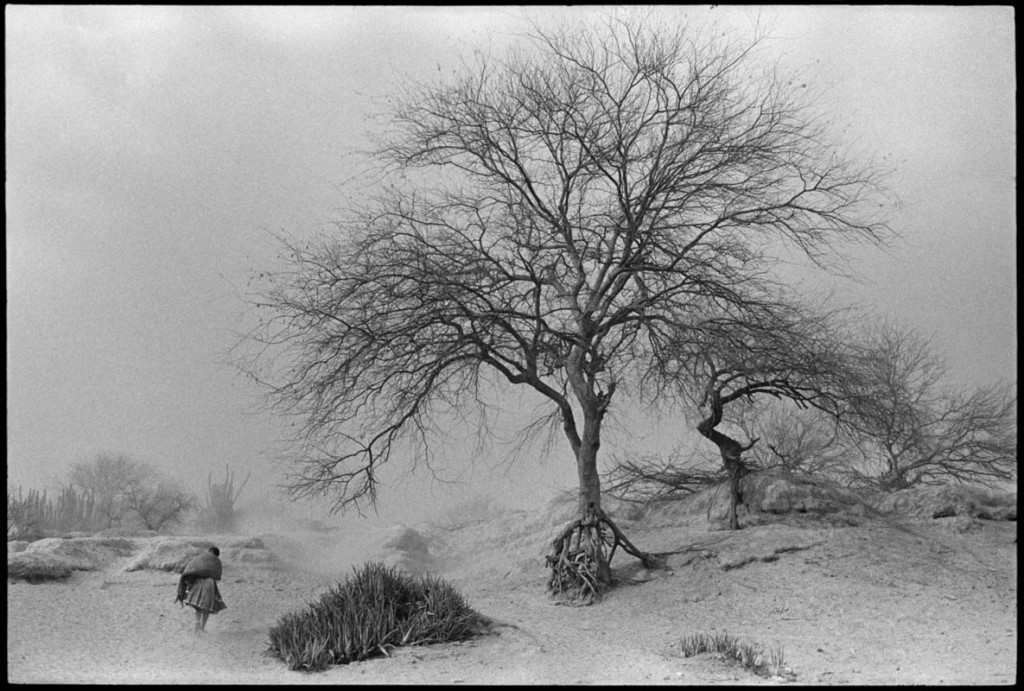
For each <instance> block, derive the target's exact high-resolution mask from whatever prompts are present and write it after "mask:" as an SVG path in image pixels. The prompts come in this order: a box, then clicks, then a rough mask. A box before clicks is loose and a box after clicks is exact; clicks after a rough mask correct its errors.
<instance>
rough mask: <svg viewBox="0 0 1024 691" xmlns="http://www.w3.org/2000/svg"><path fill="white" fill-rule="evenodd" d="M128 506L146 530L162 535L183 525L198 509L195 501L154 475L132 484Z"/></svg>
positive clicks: (127, 498)
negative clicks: (191, 513) (189, 513)
mask: <svg viewBox="0 0 1024 691" xmlns="http://www.w3.org/2000/svg"><path fill="white" fill-rule="evenodd" d="M125 505H126V506H127V508H128V509H129V510H130V511H131V512H132V513H133V514H134V515H135V516H137V517H138V519H139V521H140V522H141V523H142V525H143V526H144V527H145V528H146V529H147V530H155V531H158V532H159V531H161V530H163V529H165V528H168V527H170V526H173V525H175V524H177V523H180V522H181V521H182V519H184V517H185V516H186V514H188V512H189V511H191V510H192V509H193V508H195V506H196V499H195V497H194V496H193V495H192V494H191V493H189V492H187V491H185V490H183V489H181V488H180V487H178V486H177V485H175V484H174V483H173V482H171V481H169V480H166V479H160V478H158V477H157V476H155V475H153V476H150V477H148V478H145V479H142V480H141V481H136V482H132V483H131V484H129V486H128V487H127V489H126V490H125Z"/></svg>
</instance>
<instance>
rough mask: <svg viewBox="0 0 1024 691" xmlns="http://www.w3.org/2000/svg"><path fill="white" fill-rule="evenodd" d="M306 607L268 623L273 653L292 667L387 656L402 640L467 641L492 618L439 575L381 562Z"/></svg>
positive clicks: (308, 668) (422, 642)
mask: <svg viewBox="0 0 1024 691" xmlns="http://www.w3.org/2000/svg"><path fill="white" fill-rule="evenodd" d="M353 570H354V572H355V573H354V575H353V576H350V577H349V578H347V579H346V580H345V582H343V583H338V584H337V586H334V587H332V588H330V589H329V590H328V591H327V592H326V593H324V594H323V595H322V596H321V597H320V599H319V601H317V602H313V603H310V604H309V605H308V606H307V607H306V609H305V610H303V611H299V612H290V613H288V614H285V615H284V616H283V617H281V619H279V620H278V622H277V624H276V625H274V626H273V627H272V628H271V629H270V649H269V651H270V652H271V653H272V654H273V655H275V656H277V657H278V658H280V659H281V660H283V661H284V663H285V664H286V665H288V669H290V670H305V671H310V672H313V671H320V670H323V669H326V668H327V667H328V666H329V665H332V664H347V663H349V662H355V661H357V660H365V659H367V658H370V657H377V656H380V655H385V656H386V655H389V654H390V651H391V649H392V648H395V647H397V646H401V645H425V644H428V643H444V642H446V641H461V640H465V639H467V638H470V637H472V636H474V635H476V634H478V633H480V632H482V630H483V627H484V624H485V623H486V620H485V619H484V617H482V616H481V615H480V614H478V613H477V612H475V611H473V610H472V609H470V608H469V606H468V605H467V604H466V602H465V600H464V599H463V597H462V595H461V594H460V593H459V592H458V591H457V590H455V588H454V587H453V586H452V585H451V584H450V583H448V582H447V581H444V580H442V579H440V578H435V577H432V576H421V577H414V576H410V575H408V574H406V573H404V572H402V571H399V570H398V569H395V568H388V567H386V566H384V565H383V564H381V563H379V562H370V563H367V564H364V565H363V567H362V569H361V570H360V569H358V568H354V569H353Z"/></svg>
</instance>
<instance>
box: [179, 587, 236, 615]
mask: <svg viewBox="0 0 1024 691" xmlns="http://www.w3.org/2000/svg"><path fill="white" fill-rule="evenodd" d="M185 604H186V605H189V606H190V607H195V608H196V609H198V610H202V611H203V612H209V613H210V614H216V613H217V612H219V611H221V610H222V609H227V605H225V604H224V600H222V599H221V597H220V590H219V589H218V588H217V581H215V580H214V579H212V578H197V579H195V580H194V581H192V585H191V586H190V587H189V589H188V594H187V595H186V596H185Z"/></svg>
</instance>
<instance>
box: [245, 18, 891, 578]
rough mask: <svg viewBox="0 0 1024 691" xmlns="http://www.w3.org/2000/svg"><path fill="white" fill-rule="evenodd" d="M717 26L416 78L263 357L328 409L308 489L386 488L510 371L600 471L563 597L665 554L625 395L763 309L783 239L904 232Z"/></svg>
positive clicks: (534, 45)
mask: <svg viewBox="0 0 1024 691" xmlns="http://www.w3.org/2000/svg"><path fill="white" fill-rule="evenodd" d="M709 35H710V34H709V33H708V34H704V33H701V32H699V31H691V30H690V29H688V28H685V27H667V26H652V25H650V24H649V23H648V22H646V21H645V19H644V17H643V16H641V15H637V16H625V17H624V16H616V15H612V16H609V17H608V18H607V20H606V21H605V22H604V23H601V24H593V25H574V26H573V27H571V28H563V29H560V30H555V31H547V30H544V29H541V28H539V27H534V29H533V30H532V32H531V34H530V36H529V37H528V38H527V40H526V41H524V42H523V43H522V44H521V45H520V46H518V47H517V48H516V49H514V50H512V51H511V52H510V53H509V54H508V55H506V56H505V57H504V58H491V57H483V56H481V57H479V58H478V59H477V60H476V61H475V62H473V63H471V64H468V65H467V66H466V67H465V69H464V70H463V71H462V72H460V73H458V74H456V75H455V76H453V77H450V78H443V79H442V80H441V81H439V82H436V83H431V84H410V85H409V86H408V87H407V89H406V90H405V91H404V92H403V93H402V94H400V96H399V97H398V98H397V99H396V101H395V102H394V109H393V119H392V122H391V124H390V127H389V129H388V132H387V134H386V136H385V137H384V138H383V141H382V142H381V145H380V147H379V149H378V150H377V151H376V158H375V160H376V161H377V162H378V163H379V164H380V171H381V176H382V177H381V179H382V180H383V183H382V184H381V186H380V187H379V189H378V190H377V191H376V193H375V194H374V195H373V196H372V197H371V198H370V199H369V200H368V201H367V202H366V203H364V204H362V205H359V206H355V205H353V206H351V207H350V208H348V209H347V210H346V213H345V216H344V218H342V219H340V221H339V224H338V227H339V231H338V232H337V234H332V235H324V236H322V237H320V238H318V239H317V240H314V241H311V242H308V243H301V242H289V243H287V246H286V250H287V256H286V258H285V263H284V266H283V268H280V269H279V270H275V271H272V272H271V273H270V277H269V279H268V283H267V284H266V286H265V290H263V292H262V293H261V295H260V297H259V298H258V299H257V302H258V303H260V304H261V305H263V306H264V310H263V312H264V315H265V317H264V320H263V322H262V324H261V327H260V328H259V329H257V330H256V331H254V332H253V334H252V336H251V340H252V341H253V342H255V343H256V344H257V345H258V346H259V347H261V348H263V349H261V350H259V351H258V356H257V358H256V359H255V360H254V361H252V362H249V363H248V364H247V366H246V369H247V370H248V371H249V372H251V373H253V374H254V375H255V376H256V377H257V378H259V379H260V380H261V381H264V382H266V383H267V384H268V385H269V386H270V389H269V391H270V393H271V397H272V399H273V400H274V401H275V402H276V403H277V404H278V405H280V406H281V407H282V409H283V410H285V411H287V412H289V413H291V414H294V415H296V416H297V417H298V419H300V420H301V421H302V423H301V427H302V429H301V432H300V434H299V437H298V440H297V441H299V442H300V444H299V447H298V452H297V454H296V456H297V458H299V459H301V461H300V463H301V471H300V472H299V473H298V475H297V476H296V477H295V478H294V479H293V481H292V489H293V491H295V492H296V493H297V494H298V495H300V496H302V495H313V494H330V495H332V496H333V497H335V508H337V509H341V508H345V507H347V506H350V505H353V504H358V503H359V502H363V501H370V502H372V501H373V500H374V499H375V497H376V491H377V487H378V477H377V473H378V470H379V468H380V466H381V465H382V464H384V463H386V462H388V461H390V460H392V459H394V458H396V457H399V456H401V458H402V460H408V461H413V460H415V459H416V458H425V457H426V455H427V453H428V451H429V444H428V438H429V434H428V432H429V430H430V429H431V425H432V424H434V423H435V422H436V420H437V419H438V417H437V416H438V415H440V414H442V413H444V412H446V411H451V410H458V409H460V408H462V407H463V406H472V405H476V404H477V403H478V402H479V398H480V396H479V394H480V392H481V390H482V387H483V386H485V385H486V384H487V383H488V382H491V381H493V380H495V379H497V381H499V382H503V383H504V384H507V385H511V386H525V387H530V388H531V389H532V390H533V391H535V392H536V393H537V394H539V395H540V396H542V397H543V399H545V400H546V401H547V402H548V403H549V406H550V407H549V410H550V412H551V416H552V419H554V420H556V421H557V423H558V424H559V425H560V427H561V429H562V431H563V432H564V435H565V438H566V441H567V443H568V447H569V449H570V450H571V452H572V458H573V461H574V462H575V464H576V468H577V471H578V477H579V513H580V518H579V519H578V520H577V521H576V522H574V524H573V525H571V526H569V528H567V529H566V531H564V532H563V533H562V534H561V535H559V537H558V538H557V539H556V540H555V543H554V545H553V557H552V568H553V574H554V575H553V577H552V588H553V589H556V590H563V589H564V588H565V587H569V586H570V585H572V584H575V585H577V586H579V589H580V590H582V591H585V592H584V594H586V592H590V591H593V590H595V589H596V587H592V586H593V585H594V584H600V583H603V582H607V581H608V579H609V571H608V567H607V563H608V561H609V560H610V557H609V556H608V555H607V554H606V551H605V549H606V547H607V546H608V545H610V546H611V550H612V552H614V550H615V548H616V547H618V546H619V545H620V544H621V545H623V546H624V549H626V550H627V551H630V552H633V553H634V554H635V555H636V556H641V558H645V555H642V553H639V552H638V551H636V550H635V548H633V547H632V545H630V544H629V543H628V541H627V540H625V537H624V536H622V535H621V533H620V532H619V531H618V529H617V528H616V527H615V525H614V523H612V522H611V521H610V519H608V517H607V516H605V514H604V512H603V511H602V510H601V500H600V499H601V487H600V480H599V476H598V465H597V458H598V449H599V447H600V445H601V435H602V423H603V421H604V418H605V415H606V413H607V411H608V410H609V407H610V406H611V405H612V404H613V401H614V400H616V399H615V395H616V393H617V392H619V391H624V392H626V393H627V394H628V395H630V396H635V397H640V398H643V397H644V396H646V395H648V394H651V392H654V391H656V390H657V389H658V387H650V386H648V387H643V386H639V385H638V382H639V381H640V379H641V378H642V377H646V378H647V379H648V380H650V378H651V377H652V376H656V375H655V374H652V362H653V359H654V358H655V356H656V354H657V352H658V349H659V348H661V347H662V346H663V345H664V344H665V343H667V342H669V341H671V340H673V339H678V338H679V335H680V334H686V333H688V331H689V330H690V329H691V328H692V327H694V326H695V325H697V324H709V323H721V324H722V326H723V328H725V327H726V326H727V325H729V324H734V323H740V324H742V323H744V322H745V320H746V318H747V316H748V315H749V314H750V313H754V312H757V311H758V310H759V309H761V308H762V305H761V301H762V300H763V299H764V298H765V296H768V295H772V294H773V293H774V288H773V286H772V284H771V275H772V270H773V267H774V266H775V258H776V249H777V248H778V247H783V246H784V247H788V248H791V249H795V250H797V251H798V252H799V253H802V254H803V255H804V256H806V257H808V258H810V259H811V260H812V261H814V262H816V263H819V264H820V265H823V266H827V265H830V263H831V262H832V261H833V260H835V259H837V258H841V253H838V252H837V251H836V250H837V248H839V247H841V246H842V243H843V242H844V241H857V240H863V241H868V242H872V243H876V242H881V241H882V240H884V239H885V237H886V236H887V234H888V228H887V227H886V225H885V223H884V217H883V215H882V214H883V213H884V209H882V208H880V207H881V206H882V205H883V204H884V203H885V202H886V201H887V200H886V198H885V197H884V195H883V193H882V190H880V189H879V187H878V185H877V183H878V182H879V174H878V172H877V171H876V170H875V169H873V168H872V167H871V165H868V164H865V165H861V164H859V163H857V162H856V161H854V160H852V159H850V158H847V157H845V155H844V154H843V153H842V151H841V150H840V148H839V147H836V146H834V145H833V143H832V142H831V141H830V138H829V136H828V126H827V125H828V121H827V120H823V119H821V118H819V117H817V116H815V114H814V113H813V111H812V109H811V107H810V105H809V104H808V103H806V102H804V101H802V100H801V98H800V96H799V94H798V91H799V90H798V89H793V88H791V86H790V85H789V84H787V82H785V81H784V80H783V79H781V78H780V77H778V76H777V75H776V74H775V73H774V72H773V71H772V69H771V67H770V66H767V65H766V63H765V61H763V60H762V59H761V56H760V55H759V51H760V50H761V45H760V39H759V38H755V39H753V40H751V41H750V42H748V43H746V44H739V43H728V42H723V40H722V39H720V38H719V37H717V36H716V37H715V38H709ZM715 320H717V322H716V321H715ZM609 535H613V536H614V540H612V539H610V538H609ZM580 555H583V556H582V557H580ZM574 560H575V561H574ZM576 562H579V563H584V564H586V567H585V568H579V569H576V568H575V567H572V568H570V565H571V564H572V563H576ZM588 569H589V570H588ZM567 584H568V585H567Z"/></svg>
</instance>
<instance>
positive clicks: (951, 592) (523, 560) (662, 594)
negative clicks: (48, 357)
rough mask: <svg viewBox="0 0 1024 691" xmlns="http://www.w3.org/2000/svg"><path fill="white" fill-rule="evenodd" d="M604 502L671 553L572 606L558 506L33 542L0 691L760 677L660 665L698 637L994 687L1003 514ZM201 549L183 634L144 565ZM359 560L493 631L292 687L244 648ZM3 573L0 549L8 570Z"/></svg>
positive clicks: (1003, 610)
mask: <svg viewBox="0 0 1024 691" xmlns="http://www.w3.org/2000/svg"><path fill="white" fill-rule="evenodd" d="M613 508H614V509H616V510H617V513H616V514H615V515H616V516H617V517H618V520H619V521H620V523H621V525H622V527H623V528H625V529H626V530H627V531H628V532H629V534H630V536H631V538H633V539H634V541H635V542H636V543H637V544H638V545H639V546H641V547H642V548H644V549H646V550H649V551H659V552H673V554H671V555H670V556H669V557H668V568H667V569H666V570H663V571H646V570H643V569H642V568H641V567H640V565H639V564H638V563H636V562H633V561H632V560H631V559H629V558H628V557H625V556H616V558H615V562H614V564H613V567H614V570H615V575H616V577H617V578H618V579H619V581H620V584H621V585H620V587H618V588H616V589H615V590H613V591H612V592H611V593H610V594H608V595H607V596H606V598H605V599H604V600H603V601H602V602H601V603H600V604H598V605H595V606H591V607H580V608H572V607H565V606H559V605H555V604H553V603H552V602H551V601H550V600H549V599H548V598H547V597H546V596H545V594H544V580H545V577H546V573H545V571H544V568H543V561H542V556H543V553H544V550H545V547H546V544H547V541H548V540H549V539H550V538H551V537H552V536H553V533H554V530H555V529H556V528H557V527H559V526H560V525H561V524H562V522H563V521H564V520H566V518H567V516H568V515H569V514H571V507H566V506H554V507H552V508H551V510H550V511H548V512H546V513H538V514H525V513H521V512H506V513H501V514H495V515H492V516H488V517H480V518H479V520H475V521H470V522H469V524H467V525H461V526H459V527H451V526H449V527H448V528H445V527H444V526H440V527H438V526H435V528H434V530H432V531H428V530H426V529H425V528H424V529H422V530H420V531H419V532H420V533H421V534H422V536H423V537H424V538H425V539H424V541H423V543H421V542H419V541H418V540H417V539H416V538H415V536H411V535H410V534H409V533H408V532H407V531H404V529H403V528H395V529H394V530H393V531H392V532H391V533H389V534H388V535H384V536H381V538H380V540H379V542H378V543H377V544H363V545H359V546H358V548H357V547H356V546H355V545H353V544H352V543H351V541H346V539H345V538H344V537H343V536H339V535H336V534H334V535H325V534H314V533H306V534H294V533H292V534H269V533H268V534H261V535H249V536H213V537H207V536H202V537H198V536H177V537H174V538H167V537H146V538H129V539H127V544H128V545H129V546H128V547H125V548H123V549H120V550H119V549H115V548H114V547H111V545H110V544H106V546H98V545H99V543H98V542H97V543H96V545H97V546H95V547H94V548H90V547H89V541H88V540H65V541H60V540H58V541H51V542H50V543H49V545H42V546H36V547H34V548H33V549H32V550H31V551H33V552H37V553H43V554H46V553H48V554H51V555H53V554H57V555H59V554H64V555H65V556H66V557H67V558H74V559H77V560H78V561H77V562H76V563H77V564H78V567H76V568H75V569H74V570H72V572H71V574H70V575H69V576H68V577H67V578H66V579H63V580H58V581H49V582H44V583H40V584H31V583H27V582H24V581H21V580H15V581H11V580H10V579H9V581H8V590H7V608H8V619H7V633H8V637H7V662H8V681H9V682H14V683H113V684H122V683H141V684H147V683H222V684H229V683H230V684H236V683H242V684H338V683H367V684H391V683H394V684H413V683H426V684H450V683H471V684H506V683H527V684H550V683H557V684H678V683H683V684H698V683H699V684H736V683H744V684H747V683H751V684H758V683H773V682H772V681H771V680H765V679H761V678H760V677H756V676H754V675H752V674H751V673H749V672H747V671H746V670H743V669H741V668H738V667H736V666H733V665H732V664H730V663H727V662H725V661H723V660H721V659H719V658H718V657H716V656H715V655H701V656H698V657H695V658H689V659H685V658H682V657H681V656H680V655H679V654H678V641H679V639H680V638H681V637H683V636H685V635H688V634H692V633H700V632H707V633H714V632H718V633H723V632H724V633H729V634H732V635H734V636H737V637H739V638H741V639H742V640H746V641H750V642H756V643H760V644H764V645H770V644H781V645H782V646H783V647H784V650H785V654H786V659H787V662H788V664H789V665H790V667H791V668H792V669H793V671H794V672H795V673H796V675H797V678H796V681H797V682H798V683H814V684H937V683H943V684H954V683H965V684H1009V683H1013V682H1014V681H1015V679H1016V650H1017V591H1016V583H1017V552H1016V545H1015V544H1014V539H1015V537H1016V523H1015V522H1013V521H1008V520H1006V521H996V520H983V519H979V518H977V517H972V516H970V515H966V516H965V515H959V516H948V515H947V516H943V517H940V518H938V519H934V518H922V517H920V516H919V515H918V516H916V517H914V518H909V517H907V518H904V519H902V520H899V521H893V520H891V519H883V518H881V517H877V516H870V515H867V516H865V515H859V514H857V513H856V512H850V511H849V510H848V509H849V507H838V508H837V509H836V510H835V511H832V512H831V513H829V514H828V515H825V514H814V513H813V512H811V513H804V514H799V513H797V514H783V513H776V514H772V515H766V516H765V517H763V518H762V520H760V521H751V522H752V523H753V525H751V526H750V527H747V528H745V529H744V530H741V531H738V532H729V531H723V530H720V529H718V524H717V519H716V514H715V511H716V510H713V509H714V507H713V506H711V504H708V503H707V502H705V503H704V504H701V503H700V502H699V501H696V502H690V503H688V504H680V503H675V504H665V505H661V506H659V507H651V508H649V509H648V510H646V511H639V510H633V511H627V510H626V507H624V506H618V507H613ZM708 516H711V520H710V523H709V520H708ZM749 518H751V517H750V516H748V519H749ZM1014 518H1015V509H1014ZM347 542H348V544H346V543H347ZM208 543H214V544H218V545H220V546H221V548H222V557H223V561H224V580H223V582H222V585H221V590H222V593H223V595H224V599H225V601H226V602H227V605H228V609H227V610H226V611H224V612H222V613H220V614H218V615H215V616H214V617H211V619H210V623H209V624H208V632H207V633H206V634H205V635H204V636H201V637H196V636H195V635H193V633H192V624H193V617H192V614H191V610H189V609H188V608H185V609H181V608H179V607H178V605H176V604H174V602H173V600H174V591H175V585H176V583H177V574H176V573H174V572H173V571H170V570H164V569H165V568H166V567H167V564H169V563H171V562H173V560H174V558H175V555H176V554H182V553H184V552H185V551H187V550H189V549H199V548H200V546H201V545H202V544H208ZM29 547H31V546H29ZM90 555H92V556H90ZM14 557H17V555H14ZM55 558H56V557H55ZM367 558H380V559H383V560H385V562H387V561H388V560H390V561H391V563H394V564H396V565H401V566H403V567H404V568H408V569H410V570H415V569H417V568H422V569H423V570H426V571H431V572H434V573H439V574H441V575H443V576H445V577H446V578H448V579H449V580H451V581H452V582H453V583H455V584H456V585H457V587H458V588H459V589H460V590H461V591H462V592H463V594H464V595H466V597H467V599H468V601H469V602H470V604H471V606H473V607H474V608H475V609H477V610H478V611H480V612H481V613H483V614H485V615H487V616H488V617H491V618H492V619H494V620H496V621H497V622H498V626H497V627H496V629H495V633H494V634H492V635H488V636H484V637H481V638H479V639H476V640H473V641H469V642H465V643H462V644H449V645H435V646H425V647H417V648H401V649H398V650H396V651H395V653H394V654H393V655H392V657H391V658H380V659H375V660H369V661H365V662H360V663H354V664H350V665H343V666H338V667H334V668H331V669H330V670H328V671H326V672H322V673H314V674H306V673H300V672H290V671H288V670H287V669H286V668H285V666H284V665H283V663H281V662H280V661H279V660H277V659H275V658H272V657H270V656H268V655H266V654H265V650H266V647H267V631H268V629H269V628H270V627H271V626H272V625H273V624H274V623H275V622H276V621H277V619H278V618H279V617H280V616H281V615H282V614H284V613H286V612H288V611H292V610H295V609H298V608H301V607H303V606H304V605H305V604H306V603H308V602H309V601H311V600H313V599H315V597H316V596H317V595H318V594H319V593H320V592H322V591H323V590H324V589H325V588H326V587H327V586H328V585H330V584H333V583H335V582H336V581H338V580H340V579H343V578H344V577H346V576H347V575H348V574H349V573H351V567H352V566H353V565H357V564H359V563H362V561H363V560H365V559H367ZM11 563H12V555H10V554H9V557H8V564H9V573H10V572H11ZM83 568H84V569H85V570H83ZM126 569H132V570H126Z"/></svg>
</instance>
